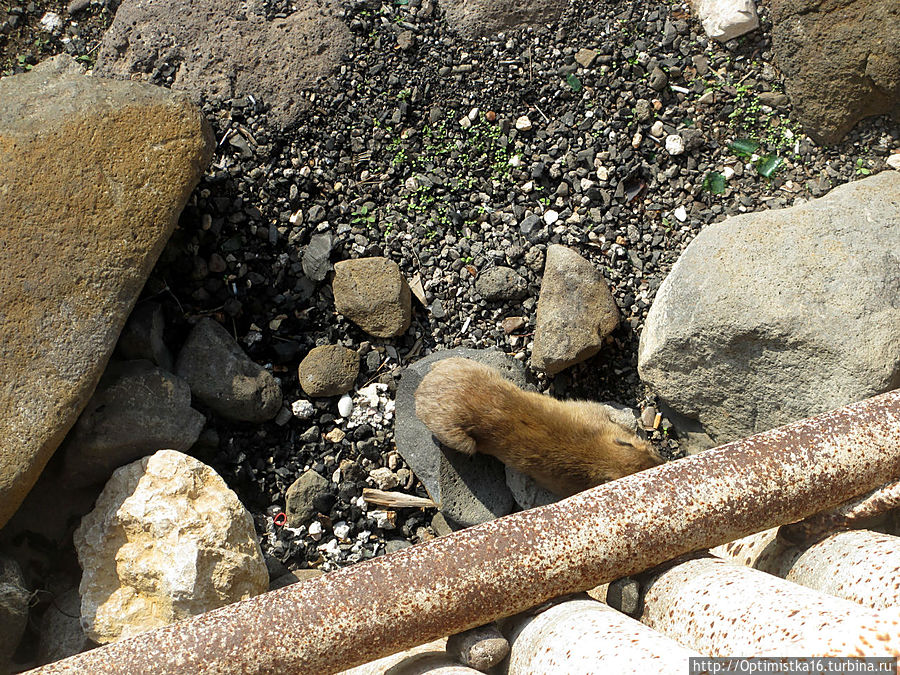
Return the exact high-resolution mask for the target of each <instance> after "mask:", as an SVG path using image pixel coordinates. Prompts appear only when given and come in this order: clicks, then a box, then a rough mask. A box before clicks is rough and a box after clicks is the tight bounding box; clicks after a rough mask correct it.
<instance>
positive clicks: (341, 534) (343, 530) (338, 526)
mask: <svg viewBox="0 0 900 675" xmlns="http://www.w3.org/2000/svg"><path fill="white" fill-rule="evenodd" d="M348 534H350V526H349V525H348V524H347V523H345V522H344V521H343V520H342V521H340V522H338V523H335V524H334V536H335V537H337V538H338V539H346V538H347V535H348Z"/></svg>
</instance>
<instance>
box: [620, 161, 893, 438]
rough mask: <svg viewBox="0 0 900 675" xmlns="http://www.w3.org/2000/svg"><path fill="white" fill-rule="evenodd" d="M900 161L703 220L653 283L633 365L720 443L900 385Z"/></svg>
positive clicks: (655, 387)
mask: <svg viewBox="0 0 900 675" xmlns="http://www.w3.org/2000/svg"><path fill="white" fill-rule="evenodd" d="M898 233H900V175H898V173H897V172H895V171H885V172H883V173H880V174H878V175H876V176H872V177H869V178H866V179H864V180H860V181H856V182H854V183H849V184H847V185H842V186H841V187H838V188H836V189H834V190H832V191H831V192H830V193H829V194H827V195H826V196H824V197H822V198H821V199H817V200H814V201H811V202H808V203H806V204H803V205H800V206H795V207H793V208H790V209H784V210H781V211H762V212H760V213H752V214H746V215H741V216H736V217H733V218H729V219H728V220H726V221H724V222H722V223H718V224H714V225H709V226H707V227H706V228H705V229H704V230H703V231H702V232H701V233H700V234H699V235H698V236H697V237H696V238H695V239H694V240H693V241H692V242H691V244H690V245H689V246H688V247H687V249H686V250H685V251H684V253H682V255H681V257H680V258H679V259H678V261H677V262H676V264H675V266H674V267H673V268H672V271H671V273H670V274H669V276H668V277H667V278H666V279H665V281H664V282H663V283H662V285H661V286H660V288H659V291H658V292H657V295H656V299H655V300H654V302H653V306H652V307H651V308H650V313H649V315H648V317H647V322H646V325H645V327H644V331H643V334H642V335H641V340H640V348H639V355H638V372H639V373H640V376H641V378H642V379H643V380H644V382H646V383H647V384H648V385H649V386H650V387H651V388H652V389H654V390H655V391H656V392H657V393H658V394H659V395H660V396H661V397H662V398H663V399H664V400H665V401H666V402H667V403H668V404H669V405H671V406H672V408H674V409H675V410H676V412H678V413H681V414H683V415H686V416H688V417H691V418H694V419H696V420H699V422H700V423H701V424H702V425H703V427H705V430H706V431H707V432H708V433H709V434H710V435H711V436H712V437H713V439H714V440H715V441H716V442H717V443H724V442H727V441H731V440H734V439H737V438H742V437H744V436H748V435H750V434H754V433H757V432H760V431H764V430H766V429H771V428H773V427H776V426H779V425H781V424H785V423H787V422H790V421H792V420H796V419H801V418H804V417H808V416H811V415H814V414H816V413H819V412H822V411H825V410H829V409H832V408H836V407H839V406H842V405H845V404H847V403H851V402H853V401H857V400H860V399H864V398H866V397H869V396H873V395H875V394H878V393H880V392H883V391H887V390H890V389H893V388H896V387H897V386H900V236H898Z"/></svg>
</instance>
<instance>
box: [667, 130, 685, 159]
mask: <svg viewBox="0 0 900 675" xmlns="http://www.w3.org/2000/svg"><path fill="white" fill-rule="evenodd" d="M666 152H668V153H669V154H670V155H672V156H673V157H674V156H677V155H680V154H681V153H683V152H684V139H683V138H682V137H681V136H679V135H678V134H670V135H669V136H666Z"/></svg>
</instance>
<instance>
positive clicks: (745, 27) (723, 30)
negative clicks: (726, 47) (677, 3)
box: [691, 0, 759, 42]
mask: <svg viewBox="0 0 900 675" xmlns="http://www.w3.org/2000/svg"><path fill="white" fill-rule="evenodd" d="M691 5H692V7H693V10H694V13H695V14H696V16H697V18H698V19H700V23H702V24H703V30H704V31H705V32H706V34H707V35H708V36H709V37H711V38H712V39H713V40H718V41H719V42H727V41H728V40H731V39H733V38H736V37H739V36H741V35H743V34H744V33H749V32H750V31H751V30H756V29H757V28H759V17H758V16H757V14H756V3H755V2H754V0H693V1H692V3H691Z"/></svg>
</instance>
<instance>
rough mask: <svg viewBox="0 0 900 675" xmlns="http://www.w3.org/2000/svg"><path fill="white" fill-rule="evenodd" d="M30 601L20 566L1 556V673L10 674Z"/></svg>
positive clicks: (25, 622)
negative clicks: (9, 669)
mask: <svg viewBox="0 0 900 675" xmlns="http://www.w3.org/2000/svg"><path fill="white" fill-rule="evenodd" d="M30 600H31V593H29V592H28V589H27V588H25V579H24V577H23V576H22V570H20V569H19V565H18V564H17V563H16V562H15V561H14V560H13V559H12V558H7V557H6V556H0V673H5V672H8V668H9V664H10V661H11V660H12V656H13V653H14V652H15V651H16V647H18V646H19V640H21V639H22V634H23V633H24V632H25V625H26V624H27V623H28V603H29V602H30Z"/></svg>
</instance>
